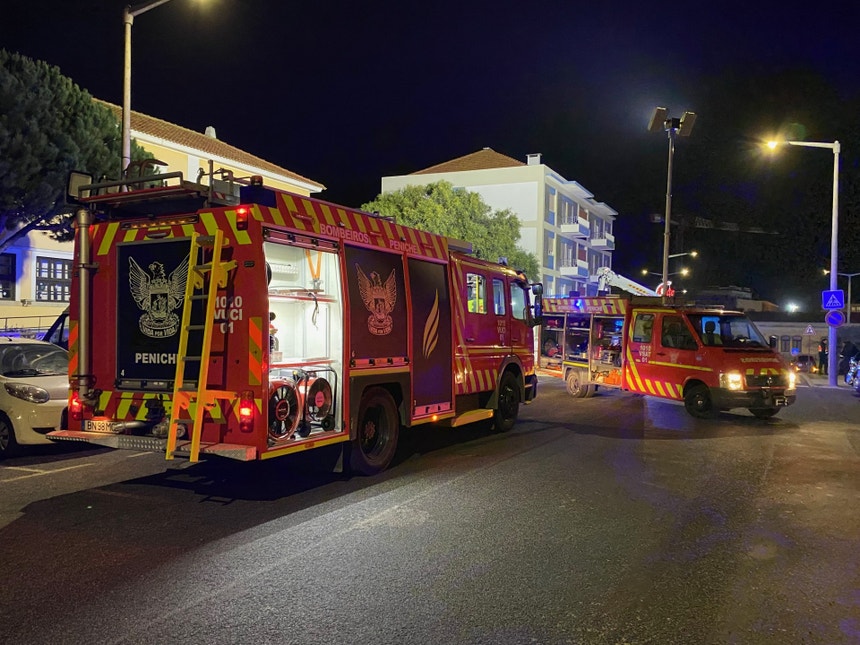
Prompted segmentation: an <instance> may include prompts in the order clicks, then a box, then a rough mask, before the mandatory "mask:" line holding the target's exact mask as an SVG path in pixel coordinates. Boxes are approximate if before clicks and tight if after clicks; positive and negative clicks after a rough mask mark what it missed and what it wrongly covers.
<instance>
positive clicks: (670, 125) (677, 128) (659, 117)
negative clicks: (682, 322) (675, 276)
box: [648, 107, 696, 304]
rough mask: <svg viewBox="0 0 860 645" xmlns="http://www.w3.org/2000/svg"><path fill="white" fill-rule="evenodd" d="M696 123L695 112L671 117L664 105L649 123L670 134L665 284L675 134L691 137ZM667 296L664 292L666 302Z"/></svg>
mask: <svg viewBox="0 0 860 645" xmlns="http://www.w3.org/2000/svg"><path fill="white" fill-rule="evenodd" d="M695 123H696V114H695V112H684V115H683V116H682V117H681V118H680V119H677V118H670V117H669V110H668V109H666V108H664V107H658V108H654V114H652V115H651V121H650V122H649V123H648V131H649V132H659V131H660V130H665V131H666V132H667V133H668V135H669V167H668V171H667V173H666V216H665V218H664V220H665V224H664V230H663V284H666V282H667V280H668V279H669V238H670V235H671V233H670V221H671V219H672V161H673V159H674V157H675V135H676V134H678V135H680V136H682V137H689V136H690V132H692V131H693V124H695ZM667 297H668V296H667V295H666V294H665V293H664V294H663V303H664V304H665V302H666V299H667Z"/></svg>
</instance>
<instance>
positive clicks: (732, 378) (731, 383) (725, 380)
mask: <svg viewBox="0 0 860 645" xmlns="http://www.w3.org/2000/svg"><path fill="white" fill-rule="evenodd" d="M720 387H721V388H723V389H724V390H742V389H743V387H744V377H743V375H742V374H741V373H740V372H723V373H722V374H720Z"/></svg>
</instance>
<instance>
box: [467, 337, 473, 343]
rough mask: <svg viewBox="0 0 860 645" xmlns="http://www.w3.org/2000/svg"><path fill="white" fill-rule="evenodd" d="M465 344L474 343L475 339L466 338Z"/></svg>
mask: <svg viewBox="0 0 860 645" xmlns="http://www.w3.org/2000/svg"><path fill="white" fill-rule="evenodd" d="M466 342H467V343H474V342H475V339H474V338H467V339H466Z"/></svg>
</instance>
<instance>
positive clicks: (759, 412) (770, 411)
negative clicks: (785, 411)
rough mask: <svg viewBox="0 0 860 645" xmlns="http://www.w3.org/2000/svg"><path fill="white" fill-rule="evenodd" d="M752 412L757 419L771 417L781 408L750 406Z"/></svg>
mask: <svg viewBox="0 0 860 645" xmlns="http://www.w3.org/2000/svg"><path fill="white" fill-rule="evenodd" d="M750 412H752V414H753V416H754V417H756V418H757V419H770V418H771V417H772V416H775V415H776V413H777V412H779V408H750Z"/></svg>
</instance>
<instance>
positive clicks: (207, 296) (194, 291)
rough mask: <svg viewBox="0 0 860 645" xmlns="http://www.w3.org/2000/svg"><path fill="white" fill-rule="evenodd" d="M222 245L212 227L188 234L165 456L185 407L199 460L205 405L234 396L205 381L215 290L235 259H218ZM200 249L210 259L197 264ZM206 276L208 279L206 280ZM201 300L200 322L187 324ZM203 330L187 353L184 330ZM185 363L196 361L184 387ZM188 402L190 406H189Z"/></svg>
mask: <svg viewBox="0 0 860 645" xmlns="http://www.w3.org/2000/svg"><path fill="white" fill-rule="evenodd" d="M223 246H224V233H223V231H221V230H216V231H215V234H214V235H199V234H197V233H192V235H191V253H190V255H189V256H188V257H189V261H188V279H187V281H186V283H185V305H184V306H183V308H182V324H181V327H180V330H179V353H178V355H177V357H176V359H177V360H176V378H175V379H174V382H173V405H172V406H171V410H170V428H169V430H168V434H167V447H166V450H165V458H166V459H173V456H174V452H175V451H176V440H177V434H178V425H179V413H180V411H182V410H184V409H188V410H190V412H191V416H192V417H193V423H192V426H191V447H190V461H192V462H195V461H198V460H199V456H200V435H201V432H202V429H203V416H204V413H205V410H206V408H211V407H213V406H214V405H216V403H217V401H218V400H219V399H231V400H232V399H235V398H236V393H235V392H225V391H221V390H211V389H209V388H208V387H207V383H208V380H209V355H210V353H211V349H212V330H213V327H214V325H215V322H214V318H215V302H216V299H217V294H218V289H219V288H222V289H223V288H224V287H226V286H227V279H228V274H229V272H230V270H231V269H233V268H234V267H235V266H236V262H235V260H231V261H230V262H222V261H221V250H222V248H223ZM200 249H204V250H207V251H210V252H211V260H210V261H209V262H206V263H201V264H198V256H199V255H200ZM207 276H208V279H207ZM199 301H203V302H204V303H205V308H206V311H205V314H204V317H203V324H202V325H192V324H191V310H192V307H193V303H194V302H199ZM200 331H202V332H203V339H202V343H201V346H200V347H201V351H200V356H188V333H189V332H200ZM188 363H197V365H198V373H197V376H196V378H197V385H196V387H190V386H189V387H186V385H185V368H186V366H187V365H188ZM192 405H193V406H194V407H192Z"/></svg>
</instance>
